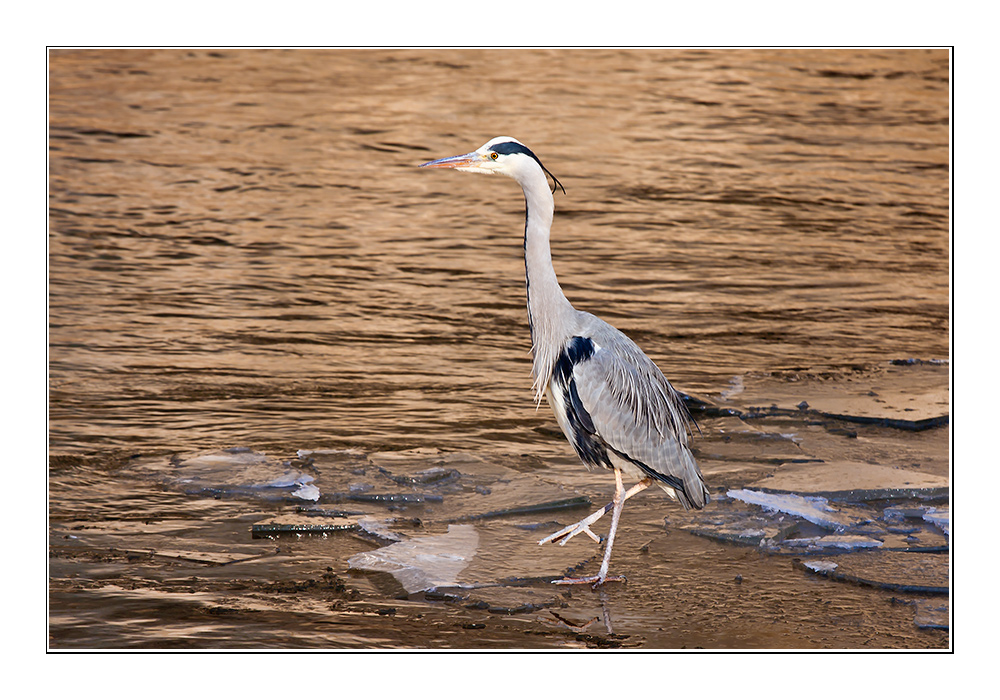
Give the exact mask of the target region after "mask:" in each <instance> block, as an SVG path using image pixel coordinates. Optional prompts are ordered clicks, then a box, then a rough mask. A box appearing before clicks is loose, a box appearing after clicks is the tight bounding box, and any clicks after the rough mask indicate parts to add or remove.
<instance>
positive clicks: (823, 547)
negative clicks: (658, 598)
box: [762, 535, 882, 552]
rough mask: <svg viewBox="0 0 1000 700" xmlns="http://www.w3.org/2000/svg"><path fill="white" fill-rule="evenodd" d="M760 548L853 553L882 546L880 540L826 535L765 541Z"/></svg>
mask: <svg viewBox="0 0 1000 700" xmlns="http://www.w3.org/2000/svg"><path fill="white" fill-rule="evenodd" d="M762 546H763V547H765V548H769V549H781V550H786V551H787V550H793V552H794V551H795V550H802V551H804V552H820V551H825V552H831V551H855V550H861V549H875V548H878V547H881V546H882V541H881V540H876V539H872V538H871V537H865V536H864V535H826V536H824V537H801V538H793V539H784V540H780V541H778V540H766V541H765V542H763V543H762Z"/></svg>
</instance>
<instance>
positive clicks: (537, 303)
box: [521, 168, 575, 402]
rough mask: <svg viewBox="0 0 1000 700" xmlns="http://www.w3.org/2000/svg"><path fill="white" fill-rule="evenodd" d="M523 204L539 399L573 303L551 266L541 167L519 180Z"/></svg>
mask: <svg viewBox="0 0 1000 700" xmlns="http://www.w3.org/2000/svg"><path fill="white" fill-rule="evenodd" d="M521 187H522V188H523V189H524V202H525V207H526V209H527V210H526V212H525V224H524V270H525V278H526V281H527V291H528V324H529V326H530V328H531V354H532V357H533V359H534V361H533V363H532V375H533V376H534V379H535V383H534V389H535V400H536V401H538V402H540V401H541V400H542V396H543V395H544V393H545V388H546V387H547V386H548V383H549V378H550V377H551V375H552V368H553V367H554V365H555V362H556V360H557V359H558V356H559V351H560V350H561V349H562V344H563V342H564V341H565V340H566V339H567V338H568V337H570V335H571V334H572V328H571V324H572V321H573V320H574V316H575V314H574V310H573V306H572V305H571V304H570V303H569V301H568V300H567V299H566V295H565V294H563V291H562V288H561V287H560V286H559V281H558V280H557V279H556V271H555V269H554V268H553V267H552V251H551V249H550V248H549V230H550V229H551V227H552V215H553V212H554V210H555V202H554V200H553V198H552V192H551V191H549V185H548V182H547V181H546V179H545V174H544V173H543V172H542V170H541V168H538V169H537V171H536V170H535V169H532V172H531V173H530V174H529V175H528V176H527V177H526V178H525V179H524V180H523V181H522V182H521Z"/></svg>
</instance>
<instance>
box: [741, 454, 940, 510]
mask: <svg viewBox="0 0 1000 700" xmlns="http://www.w3.org/2000/svg"><path fill="white" fill-rule="evenodd" d="M750 486H751V487H752V488H756V489H764V490H767V491H770V492H782V493H804V494H809V495H811V496H823V497H825V498H829V499H831V500H850V501H872V500H883V499H889V498H916V497H920V498H931V497H940V496H945V495H947V493H948V479H947V478H945V477H941V476H934V475H933V474H925V473H923V472H917V471H913V470H912V469H903V468H899V467H889V466H885V465H881V464H867V463H864V462H848V461H843V462H822V463H819V464H816V463H812V464H783V465H782V466H781V467H779V468H778V469H775V471H774V473H773V474H771V475H769V476H766V477H764V478H763V479H760V480H759V481H757V482H755V483H753V484H750Z"/></svg>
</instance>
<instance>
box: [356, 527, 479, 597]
mask: <svg viewBox="0 0 1000 700" xmlns="http://www.w3.org/2000/svg"><path fill="white" fill-rule="evenodd" d="M478 549H479V534H478V533H477V532H476V528H475V527H474V526H472V525H449V526H448V532H447V533H446V534H443V535H430V536H428V537H415V538H413V539H412V540H408V541H406V542H397V543H395V544H391V545H389V546H388V547H382V548H381V549H376V550H375V551H372V552H362V553H361V554H355V555H354V556H353V557H351V558H350V559H348V560H347V564H348V566H349V567H350V568H351V569H358V570H362V571H375V572H384V573H388V574H392V576H393V577H394V578H395V579H396V580H397V581H399V583H400V584H401V585H402V586H403V588H404V589H405V590H406V592H407V593H410V594H412V593H417V592H419V591H426V590H429V589H432V588H437V587H439V586H457V585H459V582H458V575H459V574H460V573H461V572H462V570H463V569H465V568H466V567H467V566H468V565H469V562H470V561H471V560H472V558H473V557H474V556H475V554H476V551H477V550H478Z"/></svg>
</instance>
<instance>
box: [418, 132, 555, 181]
mask: <svg viewBox="0 0 1000 700" xmlns="http://www.w3.org/2000/svg"><path fill="white" fill-rule="evenodd" d="M536 165H537V167H539V168H541V169H542V172H544V173H545V174H547V175H548V176H549V177H551V178H552V182H554V183H555V185H558V186H559V187H560V188H562V190H563V192H564V193H565V192H566V189H565V188H563V186H562V183H561V182H559V181H558V180H557V179H556V176H555V175H553V174H552V173H550V172H549V171H548V170H547V169H546V167H545V166H544V165H542V161H540V160H539V159H538V156H536V155H535V154H534V153H532V152H531V149H530V148H528V147H527V146H525V145H524V144H523V143H521V142H520V141H518V140H517V139H513V138H511V137H510V136H497V137H496V138H494V139H490V140H489V141H487V142H486V143H484V144H483V145H482V146H480V147H479V148H477V149H476V150H475V151H473V152H472V153H466V154H464V155H460V156H452V157H451V158H441V159H440V160H432V161H431V162H429V163H424V164H423V165H421V166H420V167H421V168H452V169H454V170H460V171H462V172H466V173H498V174H500V175H506V176H507V177H512V178H514V179H515V180H517V181H519V182H521V181H522V180H523V177H524V176H525V173H526V172H527V171H528V169H534V168H535V167H536ZM555 185H553V188H552V191H553V192H554V191H555Z"/></svg>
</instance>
